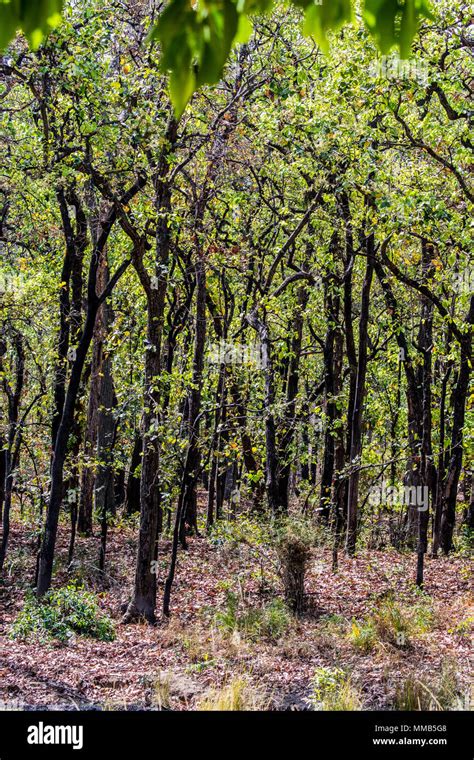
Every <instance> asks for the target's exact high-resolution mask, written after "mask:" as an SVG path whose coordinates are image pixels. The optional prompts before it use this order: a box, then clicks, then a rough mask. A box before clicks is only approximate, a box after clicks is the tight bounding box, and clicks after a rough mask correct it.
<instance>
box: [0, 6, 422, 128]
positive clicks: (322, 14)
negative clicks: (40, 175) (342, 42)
mask: <svg viewBox="0 0 474 760" xmlns="http://www.w3.org/2000/svg"><path fill="white" fill-rule="evenodd" d="M291 3H293V5H294V6H296V7H297V8H300V9H302V10H303V11H304V24H303V29H304V33H305V34H307V35H311V36H312V37H314V39H315V40H316V41H317V43H318V44H319V46H320V48H321V49H322V50H325V51H327V49H328V46H329V42H328V37H327V33H328V32H332V31H337V30H338V29H340V27H341V26H343V25H344V24H346V23H348V22H351V21H352V20H353V17H354V14H355V8H354V6H355V3H354V0H330V2H327V1H323V0H291ZM275 5H276V4H275V3H274V1H273V0H243V1H242V0H238V2H235V0H200V2H197V3H193V2H191V0H170V2H169V3H168V4H167V6H166V8H165V9H164V10H161V11H160V12H159V16H158V20H157V21H156V23H155V24H153V25H152V26H151V37H152V38H154V39H158V40H159V41H160V43H161V46H162V58H161V64H160V65H161V69H162V70H163V71H164V72H167V71H169V72H170V81H169V83H170V95H171V99H172V102H173V105H174V108H175V112H176V115H177V116H179V115H180V114H181V113H182V111H183V109H184V107H185V106H186V103H187V102H188V100H189V98H190V97H191V95H192V94H193V92H195V90H196V89H197V88H199V87H200V86H201V85H203V84H215V83H216V82H218V81H219V79H220V77H221V75H222V72H223V70H224V66H225V64H226V61H227V60H228V57H229V55H230V51H231V49H232V47H233V46H234V45H235V44H241V43H245V42H248V40H249V38H250V37H251V35H252V30H253V23H252V21H251V17H253V16H254V14H259V13H266V14H268V13H270V12H271V11H272V10H273V8H274V7H275ZM62 8H63V0H41V2H38V0H21V2H20V0H3V2H2V3H1V4H0V49H1V48H4V47H5V45H6V44H7V43H8V42H9V41H10V40H11V38H12V37H13V35H14V34H15V32H16V31H17V30H18V29H20V30H21V31H22V32H23V33H24V34H25V35H26V37H27V38H28V39H29V41H30V43H31V44H32V45H33V46H34V47H37V46H38V45H39V44H40V43H41V41H42V40H43V39H44V36H45V35H46V34H47V33H48V32H49V31H50V30H51V29H54V28H55V27H56V26H57V25H58V24H59V23H60V21H61V11H62ZM362 18H363V20H364V22H365V24H366V27H367V28H368V29H369V31H370V33H371V34H372V35H373V37H374V38H375V40H376V41H377V44H378V46H379V48H380V51H381V52H382V53H384V54H385V53H388V52H390V50H391V48H392V47H394V46H397V47H398V49H399V51H400V55H401V57H402V58H407V57H408V56H409V55H410V49H411V43H412V41H413V37H414V36H415V34H416V31H417V29H418V26H419V23H420V20H421V19H423V18H433V16H432V13H431V10H430V6H429V3H428V0H383V2H380V0H364V2H363V5H362Z"/></svg>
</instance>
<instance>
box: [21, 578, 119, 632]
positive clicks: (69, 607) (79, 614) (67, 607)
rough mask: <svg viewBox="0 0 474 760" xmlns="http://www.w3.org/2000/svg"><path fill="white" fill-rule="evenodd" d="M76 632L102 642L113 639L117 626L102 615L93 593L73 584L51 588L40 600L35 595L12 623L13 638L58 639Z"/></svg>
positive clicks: (28, 598)
mask: <svg viewBox="0 0 474 760" xmlns="http://www.w3.org/2000/svg"><path fill="white" fill-rule="evenodd" d="M74 634H77V635H79V636H86V637H88V638H93V639H99V640H100V641H113V639H114V638H115V631H114V625H113V623H112V621H111V620H110V618H108V617H107V616H106V615H103V614H102V613H101V611H100V607H99V605H98V603H97V599H96V597H95V596H94V594H91V593H90V592H88V591H85V590H84V589H82V588H80V587H77V586H74V585H70V586H64V587H63V588H59V589H55V590H52V591H49V592H48V593H47V594H46V595H45V596H44V597H43V598H42V599H41V600H38V599H37V598H36V597H35V596H34V595H33V594H31V593H30V594H29V595H28V596H27V597H26V601H25V605H24V607H23V609H22V611H21V612H20V614H19V615H18V617H17V619H16V621H15V622H14V623H13V625H12V627H11V630H10V637H11V638H13V639H24V640H25V639H38V640H40V641H47V640H50V639H58V640H59V641H67V640H68V639H70V638H71V637H72V636H74Z"/></svg>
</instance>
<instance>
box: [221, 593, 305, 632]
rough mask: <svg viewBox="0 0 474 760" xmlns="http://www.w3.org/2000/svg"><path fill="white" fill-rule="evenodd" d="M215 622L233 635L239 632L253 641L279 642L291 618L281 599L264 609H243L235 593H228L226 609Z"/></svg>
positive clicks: (275, 600)
mask: <svg viewBox="0 0 474 760" xmlns="http://www.w3.org/2000/svg"><path fill="white" fill-rule="evenodd" d="M215 620H216V623H217V625H218V627H219V628H221V630H224V631H226V632H227V633H231V634H232V633H234V632H235V631H238V632H239V633H241V634H242V635H243V636H246V637H247V638H249V639H251V640H253V641H258V640H259V639H267V640H269V641H278V639H280V638H281V637H282V636H283V635H284V634H285V633H286V631H287V630H288V628H289V627H290V625H291V616H290V614H289V612H288V609H287V607H286V605H285V604H284V602H283V601H282V600H281V599H274V600H273V601H271V602H270V603H269V604H267V605H265V606H263V607H249V608H244V609H241V605H240V604H239V598H238V596H237V594H235V593H234V592H233V591H227V595H226V605H225V608H224V609H223V610H221V611H220V612H218V613H217V614H216V617H215Z"/></svg>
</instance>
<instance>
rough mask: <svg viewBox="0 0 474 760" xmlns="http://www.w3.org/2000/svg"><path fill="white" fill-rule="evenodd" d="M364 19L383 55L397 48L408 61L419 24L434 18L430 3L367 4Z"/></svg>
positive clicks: (391, 0)
mask: <svg viewBox="0 0 474 760" xmlns="http://www.w3.org/2000/svg"><path fill="white" fill-rule="evenodd" d="M363 17H364V21H365V23H366V25H367V27H368V29H369V31H370V33H371V34H372V35H373V37H374V38H375V40H376V42H377V45H378V47H379V49H380V52H381V53H382V54H386V53H389V52H390V50H391V49H392V48H393V47H395V46H396V47H398V48H399V50H400V56H401V57H402V58H408V57H409V56H410V51H411V45H412V42H413V38H414V37H415V34H416V32H417V30H418V27H419V24H420V20H421V19H422V18H433V14H432V12H431V9H430V6H429V3H428V0H365V4H364V12H363Z"/></svg>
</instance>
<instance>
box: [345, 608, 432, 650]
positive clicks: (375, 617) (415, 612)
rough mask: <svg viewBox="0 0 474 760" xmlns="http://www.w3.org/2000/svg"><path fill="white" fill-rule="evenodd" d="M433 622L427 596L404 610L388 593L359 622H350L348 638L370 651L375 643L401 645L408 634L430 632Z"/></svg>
mask: <svg viewBox="0 0 474 760" xmlns="http://www.w3.org/2000/svg"><path fill="white" fill-rule="evenodd" d="M433 623H434V613H433V609H432V606H431V603H430V601H429V599H425V598H421V599H420V601H418V602H416V603H415V604H412V605H411V606H410V608H409V609H408V610H406V609H405V608H403V607H402V605H401V604H400V603H399V602H397V601H396V600H395V599H394V597H393V595H392V594H389V595H388V596H386V597H384V598H383V599H381V600H380V601H379V602H378V603H377V605H376V606H375V607H374V609H373V611H372V613H371V614H370V615H368V616H367V617H366V618H365V619H364V620H363V621H357V620H353V621H352V625H351V630H350V631H349V634H348V638H349V641H350V642H351V644H352V645H353V646H354V647H356V648H357V649H361V650H362V651H363V652H370V651H372V650H373V649H375V648H376V646H377V644H378V643H379V642H381V643H388V644H392V645H393V646H397V647H404V646H406V645H407V644H408V643H409V639H410V637H412V636H416V635H419V634H422V633H426V632H427V631H430V630H431V629H432V627H433Z"/></svg>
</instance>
